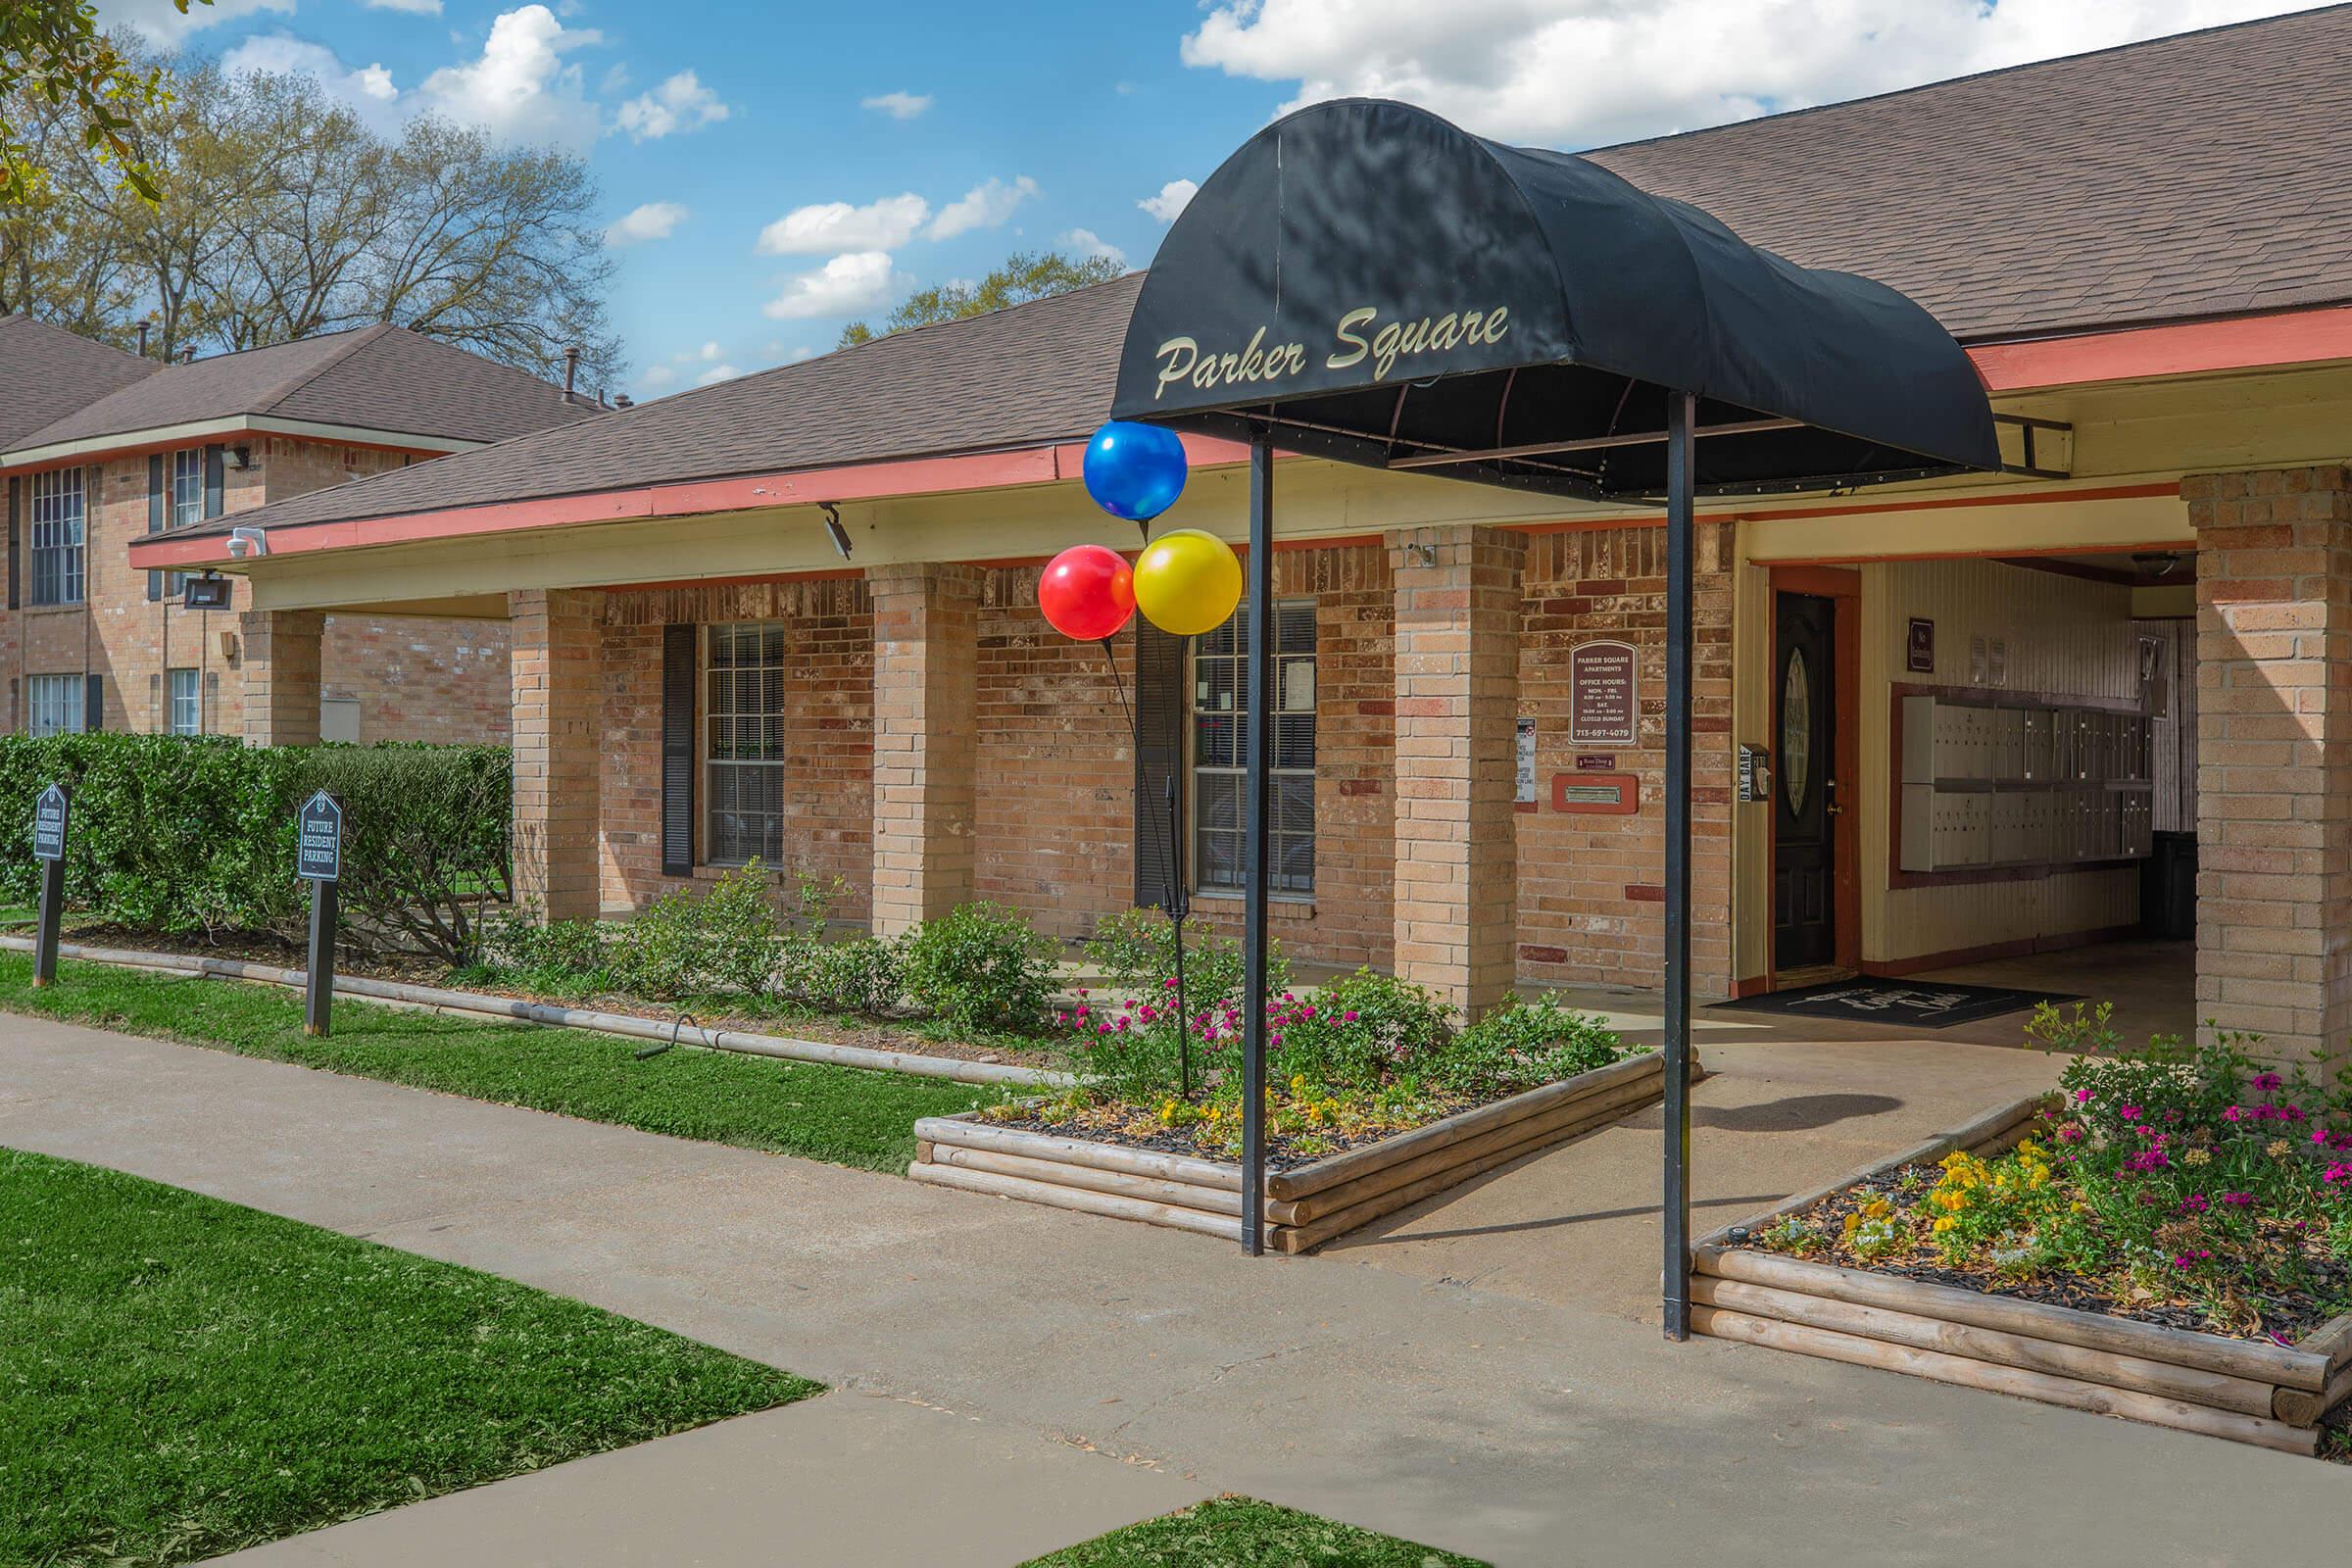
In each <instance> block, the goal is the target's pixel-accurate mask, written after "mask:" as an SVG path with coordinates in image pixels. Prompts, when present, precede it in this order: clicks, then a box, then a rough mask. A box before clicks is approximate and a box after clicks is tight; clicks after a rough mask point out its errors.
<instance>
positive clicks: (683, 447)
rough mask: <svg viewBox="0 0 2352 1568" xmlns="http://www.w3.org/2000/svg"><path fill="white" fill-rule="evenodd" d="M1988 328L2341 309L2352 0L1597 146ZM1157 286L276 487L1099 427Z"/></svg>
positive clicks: (1654, 187)
mask: <svg viewBox="0 0 2352 1568" xmlns="http://www.w3.org/2000/svg"><path fill="white" fill-rule="evenodd" d="M1585 156H1586V157H1589V158H1591V159H1593V161H1594V162H1596V163H1599V164H1601V165H1603V166H1604V167H1606V168H1608V169H1610V170H1612V171H1613V172H1616V173H1618V174H1620V175H1622V176H1624V177H1625V178H1627V179H1628V180H1631V181H1632V182H1633V183H1634V184H1636V185H1638V186H1641V187H1642V188H1643V189H1645V190H1649V191H1652V192H1655V193H1657V194H1661V195H1666V196H1673V197H1678V198H1681V199H1682V200H1685V201H1689V202H1691V203H1693V204H1695V205H1696V206H1698V207H1701V208H1703V209H1705V210H1706V211H1708V212H1710V213H1712V214H1714V215H1715V216H1716V217H1718V218H1719V219H1721V220H1722V221H1725V222H1726V223H1727V224H1729V225H1730V226H1731V227H1732V228H1733V229H1734V230H1736V231H1737V232H1738V233H1740V236H1741V237H1742V238H1744V239H1746V240H1748V241H1749V242H1750V243H1752V244H1756V245H1760V246H1762V247H1764V248H1765V249H1768V250H1773V251H1777V252H1779V253H1780V254H1782V255H1784V256H1787V257H1789V259H1791V260H1793V261H1796V262H1799V263H1802V264H1804V265H1806V266H1810V267H1834V268H1840V269H1843V270H1849V271H1856V272H1862V273H1865V274H1867V275H1869V276H1872V277H1875V278H1878V279H1880V280H1882V281H1884V282H1886V283H1888V284H1890V285H1892V286H1893V287H1895V288H1898V289H1901V290H1903V291H1905V292H1906V293H1909V294H1910V295H1912V296H1913V297H1914V298H1916V299H1918V300H1919V301H1920V302H1921V303H1922V304H1923V305H1925V306H1927V308H1928V309H1929V310H1931V311H1932V312H1934V313H1935V314H1936V316H1937V317H1938V318H1939V319H1941V320H1942V321H1943V323H1944V324H1945V326H1946V327H1948V328H1949V329H1950V330H1951V331H1952V332H1953V334H1954V335H1955V336H1957V337H1960V338H1961V339H1963V340H1964V341H1967V340H1980V341H1983V340H1997V339H2002V338H2014V337H2025V336H2033V335H2038V334H2045V333H2052V332H2058V331H2063V330H2082V329H2097V328H2111V327H2116V326H2121V325H2125V324H2129V323H2134V322H2151V321H2161V320H2169V319H2182V318H2191V317H2201V316H2222V315H2232V314H2242V313H2247V312H2256V311H2266V310H2278V309H2283V308H2289V307H2296V306H2311V305H2319V304H2327V303H2335V302H2342V301H2347V300H2352V175H2348V172H2352V5H2339V6H2331V7H2328V8H2327V9H2325V10H2320V11H2311V12H2302V13H2297V14H2295V15H2291V16H2286V17H2280V18H2275V19H2272V20H2269V21H2264V22H2256V23H2246V24H2241V25H2235V26H2229V27H2219V28H2211V29H2207V30H2205V31H2201V32H2195V33H2187V34H2182V35H2180V36H2176V37H2171V38H2162V39H2157V40H2153V41H2151V42H2147V43H2141V44H2133V45H2129V46H2126V47H2124V48H2120V49H2110V50H2105V51H2101V52H2099V53H2096V54H2088V55H2077V56H2072V57H2069V58H2066V59H2061V60H2052V61H2044V62H2041V63H2038V64H2034V65H2029V66H2020V67H2017V68H2014V69H2012V70H2008V71H2000V72H1993V73H1986V74H1984V75H1978V76H1969V77H1963V78H1960V79H1958V80H1954V81H1947V82H1939V83H1936V84H1934V85H1930V86H1926V87H1918V88H1913V89H1910V90H1908V91H1904V92H1897V93H1889V94H1887V95H1884V96H1881V97H1877V98H1869V99H1862V100H1858V101H1855V102H1852V103H1845V104H1836V105H1831V106H1828V107H1825V108H1821V109H1811V110H1802V111H1798V112H1795V113H1791V114H1786V115H1778V116H1773V117H1771V118H1768V119H1762V120H1751V121H1745V122H1741V123H1737V124H1731V125H1724V126H1720V127H1717V128H1714V129H1709V130H1701V131H1693V132H1689V133H1686V134H1683V135H1678V136H1669V137H1664V138H1660V139H1658V140H1653V141H1645V142H1634V143H1629V144H1626V145H1623V146H1618V147H1609V148H1603V149H1599V150H1596V151H1593V152H1590V153H1587V154H1586V155H1585ZM1141 280H1142V279H1141V274H1134V275H1130V276H1128V277H1124V278H1120V279H1118V280H1117V281H1115V282H1110V283H1104V284H1101V285H1098V286H1096V287H1094V288H1090V289H1084V290H1080V291H1078V292H1076V293H1072V294H1067V295H1062V296H1059V297H1057V298H1054V299H1049V300H1041V301H1037V302H1035V303H1033V304H1029V305H1023V306H1016V307H1014V308H1012V309H1010V310H1005V311H999V312H995V313H993V314H991V315H988V316H982V317H976V318H972V319H967V320H961V321H952V322H946V323H943V324H941V325H937V326H931V327H925V328H922V329H920V330H918V331H913V332H907V333H902V334H900V335H897V336H894V337H887V338H883V339H880V340H878V341H876V342H873V343H870V344H867V345H864V346H862V347H858V348H855V349H849V350H845V351H842V352H839V353H835V354H830V355H826V356H824V357H823V358H820V359H816V360H811V361H808V362H806V363H803V364H799V365H792V366H786V367H782V368H777V369H773V370H768V371H765V372H762V373H760V374H757V375H749V376H745V377H742V378H741V379H738V380H734V381H728V382H723V383H721V384H719V385H717V386H712V387H708V388H701V389H697V390H694V391H690V392H682V393H679V394H677V395H676V396H673V397H669V398H665V399H662V400H661V401H659V402H656V403H650V404H646V405H643V406H641V407H638V408H635V409H630V410H625V411H619V412H615V413H612V414H605V415H600V416H599V417H596V418H594V419H593V420H590V421H588V422H586V423H583V424H579V425H575V426H570V427H565V428H558V429H552V430H545V431H541V432H539V433H538V434H535V435H526V436H522V437H518V438H516V439H515V440H511V441H506V442H502V443H500V444H499V445H497V446H494V447H488V448H484V449H482V450H479V451H475V452H469V453H462V454H460V455H458V456H456V457H451V458H445V459H441V460H439V461H437V462H434V463H431V464H427V465H420V466H415V467H410V468H406V469H402V470H398V471H395V472H391V473H385V474H381V475H377V476H375V477H371V478H368V479H362V480H359V481H356V482H354V483H352V484H348V485H342V486H338V487H336V488H334V489H331V490H324V491H320V492H318V493H316V494H314V495H311V496H306V497H302V498H299V499H296V500H292V501H288V502H282V503H279V504H277V505H275V506H272V507H270V508H268V509H267V510H266V511H264V512H262V513H260V514H257V515H248V516H245V517H242V518H240V519H238V520H239V521H242V522H247V523H251V522H254V521H256V520H259V521H261V522H263V523H266V524H273V525H294V524H301V523H305V522H319V521H340V520H348V519H352V518H359V517H372V516H388V515H400V514H404V513H413V512H423V511H433V510H439V509H445V508H453V507H467V506H479V505H485V504H493V503H499V502H506V501H515V500H522V499H528V498H535V497H542V496H559V495H571V494H581V493H586V492H591V491H598V490H606V489H617V488H623V487H629V486H636V485H646V484H657V483H662V482H667V481H675V480H682V479H699V478H713V477H720V476H725V475H731V474H750V473H764V472H777V471H781V470H786V469H793V468H809V467H826V466H836V465H842V464H851V463H859V462H868V461H874V460H878V459H886V458H907V457H918V456H936V455H944V454H949V453H956V452H970V451H979V450H988V449H994V448H1005V447H1013V446H1023V445H1031V444H1036V443H1042V442H1047V441H1054V440H1064V439H1073V438H1077V437H1081V436H1083V435H1085V434H1086V433H1087V432H1089V431H1091V430H1092V429H1093V428H1094V427H1095V425H1096V424H1098V423H1099V422H1100V421H1101V420H1102V418H1103V416H1104V414H1105V413H1106V412H1107V410H1108V409H1109V407H1110V400H1111V390H1112V381H1113V379H1114V377H1115V372H1116V368H1117V363H1116V362H1117V359H1118V351H1119V344H1120V339H1121V337H1122V335H1123V334H1124V331H1125V328H1126V324H1127V318H1128V315H1129V313H1130V310H1131V309H1132V307H1133V304H1134V300H1135V295H1136V291H1137V289H1138V287H1139V286H1140V284H1141Z"/></svg>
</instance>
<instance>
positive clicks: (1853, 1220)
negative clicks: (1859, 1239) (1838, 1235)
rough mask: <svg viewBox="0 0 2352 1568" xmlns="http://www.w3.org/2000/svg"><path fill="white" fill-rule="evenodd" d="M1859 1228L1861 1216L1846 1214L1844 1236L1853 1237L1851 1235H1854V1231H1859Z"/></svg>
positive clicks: (1860, 1226)
mask: <svg viewBox="0 0 2352 1568" xmlns="http://www.w3.org/2000/svg"><path fill="white" fill-rule="evenodd" d="M1861 1228H1862V1216H1861V1215H1859V1214H1848V1215H1846V1216H1845V1234H1846V1235H1848V1236H1851V1235H1853V1234H1854V1232H1856V1231H1858V1230H1860V1229H1861Z"/></svg>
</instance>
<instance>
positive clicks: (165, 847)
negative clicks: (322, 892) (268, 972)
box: [0, 732, 513, 962]
mask: <svg viewBox="0 0 2352 1568" xmlns="http://www.w3.org/2000/svg"><path fill="white" fill-rule="evenodd" d="M511 775H512V762H511V760H510V757H509V754H508V752H507V751H506V750H505V748H503V747H495V746H419V745H386V746H375V747H365V748H363V747H343V746H327V747H248V746H244V745H242V744H240V743H238V742H236V741H233V740H229V739H226V738H224V737H198V738H189V737H180V736H171V735H125V734H120V733H112V732H109V733H101V734H89V735H56V736H50V737H46V738H44V739H41V740H30V739H26V738H25V737H22V736H8V737H0V905H5V904H25V903H30V902H31V901H32V899H33V898H34V897H35V896H36V895H37V890H38V886H39V868H38V865H37V864H36V862H34V860H33V859H32V843H31V839H32V803H33V799H34V797H36V796H38V795H39V794H40V792H41V791H42V790H43V789H45V788H46V787H48V785H50V784H51V783H68V784H71V785H73V830H72V832H71V834H70V835H69V838H68V843H67V858H66V898H67V901H68V904H69V906H70V907H72V908H73V909H75V910H78V911H81V912H84V913H87V914H91V915H95V916H97V917H98V918H100V919H103V920H106V921H109V922H111V923H114V924H117V925H121V926H124V927H127V928H129V929H131V930H134V931H139V932H142V933H145V934H148V935H153V936H201V937H208V938H210V937H217V936H221V935H225V934H230V933H240V934H260V933H270V934H274V935H277V936H281V937H284V938H286V939H288V940H289V941H290V940H293V939H294V938H296V937H297V936H298V935H299V934H300V931H301V928H302V922H303V918H304V911H305V909H306V908H307V907H308V894H307V892H306V890H305V888H304V887H303V885H302V884H301V883H299V882H298V881H297V880H296V879H295V876H294V814H295V811H296V809H298V808H299V807H300V805H301V803H302V802H303V801H304V800H305V799H307V798H308V797H309V796H310V794H311V792H312V791H314V790H317V789H322V788H323V789H325V790H327V791H329V792H330V793H332V794H333V795H334V796H335V797H336V798H337V799H338V800H339V801H341V802H342V804H343V831H344V855H343V883H342V894H343V904H344V908H345V912H346V918H345V921H344V940H345V942H346V944H347V945H348V946H350V947H352V948H355V949H358V950H360V951H373V952H406V953H417V954H424V955H428V956H437V957H440V958H443V959H445V960H448V961H450V962H459V961H463V960H464V959H466V958H467V957H469V956H471V955H472V952H473V950H474V948H475V947H476V946H477V945H478V941H479V931H480V923H481V914H482V911H483V909H484V908H485V907H488V906H489V905H490V904H491V903H492V902H494V901H498V900H503V899H504V898H505V897H506V895H507V888H508V881H507V879H508V854H507V837H508V832H509V827H508V823H509V819H510V817H511V815H512V810H513V782H512V776H511Z"/></svg>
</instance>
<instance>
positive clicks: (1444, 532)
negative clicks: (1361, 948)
mask: <svg viewBox="0 0 2352 1568" xmlns="http://www.w3.org/2000/svg"><path fill="white" fill-rule="evenodd" d="M1388 544H1389V561H1390V565H1391V568H1392V569H1393V571H1394V573H1395V577H1396V586H1397V914H1396V922H1397V975H1398V976H1399V977H1400V978H1402V979H1406V980H1410V981H1413V982H1415V983H1417V984H1420V985H1424V986H1427V987H1429V988H1430V989H1431V990H1433V991H1435V992H1437V993H1438V994H1439V995H1440V996H1442V997H1444V998H1445V999H1446V1001H1448V1002H1450V1003H1452V1004H1453V1005H1455V1006H1456V1007H1459V1008H1461V1009H1462V1012H1463V1015H1464V1016H1465V1017H1466V1018H1475V1017H1477V1016H1478V1015H1479V1014H1480V1013H1482V1012H1484V1011H1485V1010H1486V1009H1487V1008H1489V1007H1492V1006H1493V1005H1495V1003H1497V1002H1499V1001H1501V1000H1502V998H1503V997H1504V996H1505V995H1506V994H1507V993H1508V992H1509V990H1510V988H1511V982H1512V980H1513V978H1514V975H1515V971H1516V964H1517V944H1518V931H1519V921H1518V881H1519V870H1518V843H1519V829H1518V816H1517V813H1516V812H1515V811H1514V809H1513V808H1512V793H1513V784H1514V781H1515V777H1516V761H1515V755H1514V754H1515V746H1516V743H1515V739H1514V731H1515V726H1516V724H1517V721H1518V716H1519V576H1520V570H1521V564H1522V562H1523V561H1524V559H1525V557H1526V553H1527V543H1526V540H1525V539H1524V538H1523V537H1522V536H1520V535H1519V534H1516V533H1510V532H1505V531H1503V530H1501V529H1495V528H1479V527H1469V526H1450V527H1435V528H1413V529H1406V530H1402V531H1399V532H1396V533H1392V534H1390V535H1389V539H1388Z"/></svg>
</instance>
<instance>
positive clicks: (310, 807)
mask: <svg viewBox="0 0 2352 1568" xmlns="http://www.w3.org/2000/svg"><path fill="white" fill-rule="evenodd" d="M295 824H296V825H295V837H294V874H295V875H296V876H299V877H301V878H302V879H303V880H304V881H306V882H308V883H310V885H311V965H310V969H309V971H308V972H307V974H306V975H305V982H306V983H305V985H304V987H303V997H302V1032H303V1033H304V1034H306V1035H319V1036H321V1037H323V1036H324V1035H325V1034H326V1032H327V1014H328V1012H329V1010H330V1009H331V1008H332V1007H333V1006H334V1002H335V883H336V882H337V880H338V879H340V878H341V876H342V875H343V808H342V807H341V806H339V805H337V804H336V803H335V798H334V797H333V796H331V795H329V794H327V793H326V791H324V790H320V791H319V793H318V794H316V795H314V796H312V797H311V798H310V799H309V800H308V801H306V802H304V803H303V808H302V814H301V815H300V816H298V817H297V818H295Z"/></svg>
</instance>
